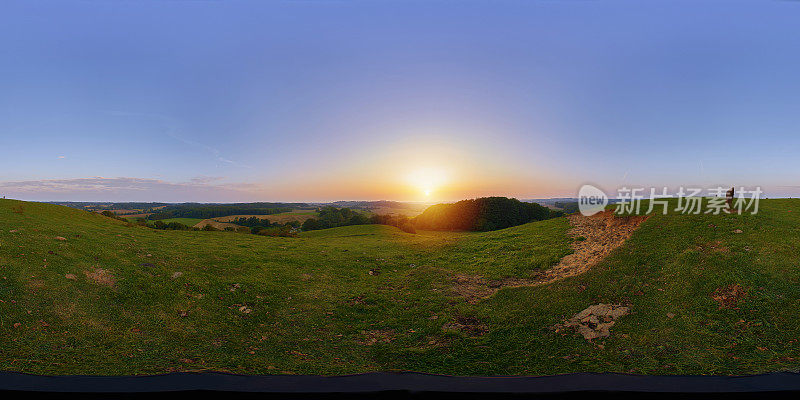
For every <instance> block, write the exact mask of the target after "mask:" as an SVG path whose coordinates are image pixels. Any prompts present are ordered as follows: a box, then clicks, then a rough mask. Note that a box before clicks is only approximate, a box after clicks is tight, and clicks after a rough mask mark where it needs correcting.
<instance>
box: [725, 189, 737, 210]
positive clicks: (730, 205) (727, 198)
mask: <svg viewBox="0 0 800 400" xmlns="http://www.w3.org/2000/svg"><path fill="white" fill-rule="evenodd" d="M734 194H735V193H734V190H733V188H731V189H730V190H728V191H727V192H726V193H725V202H726V203H728V209H729V210H730V209H732V208H733V195H734Z"/></svg>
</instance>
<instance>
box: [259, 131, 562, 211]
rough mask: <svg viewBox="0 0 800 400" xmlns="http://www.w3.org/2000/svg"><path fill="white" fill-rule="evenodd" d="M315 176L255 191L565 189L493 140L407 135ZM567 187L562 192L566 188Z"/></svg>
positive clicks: (314, 197)
mask: <svg viewBox="0 0 800 400" xmlns="http://www.w3.org/2000/svg"><path fill="white" fill-rule="evenodd" d="M340 157H341V158H342V159H344V160H345V161H342V162H341V163H335V162H333V163H331V164H321V165H319V168H318V169H317V170H315V171H314V173H313V174H308V172H307V171H304V172H303V173H302V174H300V173H298V174H297V175H292V176H284V177H282V179H281V182H279V183H278V182H275V183H272V184H269V185H265V186H264V187H263V188H261V189H259V190H258V191H259V192H261V193H263V196H264V197H265V198H266V197H268V198H270V199H273V198H280V199H285V200H287V201H288V200H298V199H301V200H309V201H320V202H323V201H336V200H395V201H412V202H424V203H439V202H450V201H458V200H463V199H469V198H476V197H486V196H507V197H517V198H532V197H550V196H553V195H559V194H560V193H559V192H561V191H563V192H564V193H571V192H572V188H564V187H563V186H564V182H563V181H564V179H563V177H564V176H563V174H561V173H558V172H555V171H549V170H547V169H546V168H543V167H541V166H539V165H537V163H536V162H535V161H534V160H535V157H534V156H533V155H532V154H530V153H525V154H524V156H522V155H520V153H515V152H509V151H508V149H506V148H504V147H502V146H501V147H498V146H497V145H496V144H494V143H492V142H491V141H489V142H485V141H482V140H475V141H474V142H471V143H468V142H466V141H464V140H460V141H459V140H457V139H456V138H453V139H451V140H446V138H443V137H432V136H427V137H417V138H408V137H404V139H403V140H402V141H400V142H395V143H390V144H385V145H384V146H377V147H375V148H374V149H373V151H370V152H363V151H362V152H359V153H357V154H351V155H349V157H348V156H345V155H341V156H340ZM564 189H566V190H564Z"/></svg>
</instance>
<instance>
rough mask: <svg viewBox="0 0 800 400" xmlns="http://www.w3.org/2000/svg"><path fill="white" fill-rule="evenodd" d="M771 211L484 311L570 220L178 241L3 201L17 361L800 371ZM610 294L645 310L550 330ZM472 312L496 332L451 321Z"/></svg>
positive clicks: (784, 207) (125, 370) (509, 292)
mask: <svg viewBox="0 0 800 400" xmlns="http://www.w3.org/2000/svg"><path fill="white" fill-rule="evenodd" d="M761 207H762V210H761V212H760V213H759V214H758V215H756V216H750V215H742V216H738V215H717V216H715V215H697V216H695V215H668V216H662V215H655V216H653V217H651V218H650V219H648V220H647V221H645V222H644V223H642V225H641V226H640V228H639V229H638V231H636V232H635V233H634V235H633V236H632V237H631V238H630V239H629V240H628V241H627V242H626V243H625V244H624V245H623V246H622V247H621V248H619V249H617V250H616V251H615V252H613V253H612V254H611V255H610V256H609V257H608V258H606V259H605V260H603V261H602V262H601V263H600V264H599V265H597V266H595V267H594V268H592V269H591V270H590V271H589V272H587V273H585V274H583V275H580V276H577V277H573V278H568V279H564V280H561V281H557V282H554V283H551V284H549V285H545V286H537V287H521V288H507V289H503V290H501V291H500V292H498V293H497V294H496V295H495V296H493V297H491V298H489V299H486V300H483V301H481V302H479V303H477V304H471V303H468V302H466V301H464V299H463V298H461V297H459V296H458V295H457V294H455V293H454V292H453V291H452V279H453V277H454V276H455V275H457V274H480V275H485V276H487V277H492V278H501V277H507V276H518V277H522V276H527V275H529V274H530V273H531V272H533V271H535V270H538V269H543V268H547V267H548V266H550V265H552V264H554V263H556V262H557V261H558V260H559V259H560V258H561V257H563V256H564V255H566V254H568V253H569V252H570V251H571V250H570V242H571V240H572V239H571V238H570V237H569V236H567V234H566V232H567V230H568V229H569V223H568V222H567V220H566V219H565V218H559V219H553V220H547V221H542V222H536V223H531V224H527V225H522V226H518V227H514V228H509V229H505V230H500V231H495V232H488V233H452V232H438V233H435V232H421V233H419V234H417V235H412V234H406V233H403V232H401V231H399V230H398V229H395V228H392V227H388V226H376V225H365V226H348V227H343V228H335V229H328V230H320V231H312V232H308V233H304V234H302V235H301V237H299V238H281V237H262V236H256V235H247V234H236V233H230V232H195V231H161V230H154V229H149V228H145V227H138V226H126V224H125V223H124V222H122V221H117V220H113V219H110V218H106V217H103V216H100V215H97V214H94V213H88V212H83V211H79V210H74V209H69V208H66V207H60V206H55V205H49V204H41V203H23V202H19V201H14V200H0V369H2V370H8V371H21V372H29V373H41V374H45V373H46V374H154V373H163V372H170V371H207V370H215V371H229V372H236V373H251V374H255V373H269V374H273V373H274V374H290V373H293V374H347V373H358V372H368V371H387V370H413V371H423V372H431V373H446V374H456V375H476V374H480V375H518V374H523V375H539V374H556V373H569V372H583V371H594V372H634V373H645V374H749V373H760V372H766V371H778V370H797V369H798V368H800V343H798V337H800V319H798V318H797V309H798V306H800V267H798V265H799V264H800V200H768V201H762V203H761ZM737 229H738V230H741V231H742V233H734V231H736V230H737ZM56 237H61V238H63V239H66V240H60V239H57V238H56ZM370 270H372V271H373V273H372V274H370ZM732 284H738V285H741V286H742V287H744V288H746V290H747V296H746V297H744V298H743V299H742V300H741V301H740V302H739V303H738V304H737V306H736V307H734V308H720V307H719V305H718V304H717V302H715V301H714V299H713V298H712V297H711V295H712V293H714V291H715V290H716V289H717V288H720V287H724V286H727V285H732ZM600 302H603V303H625V304H629V305H630V307H631V310H632V314H631V315H628V316H625V317H623V318H621V319H620V320H618V322H617V324H616V325H615V326H614V327H613V328H612V336H611V337H609V338H606V339H602V340H599V339H596V340H594V341H593V342H587V341H586V340H584V339H583V338H582V337H580V336H579V335H577V334H574V333H571V332H561V333H556V332H554V331H552V330H551V329H549V327H551V326H552V325H554V324H556V323H559V322H562V321H563V320H564V319H566V318H568V317H570V316H572V315H573V314H575V313H577V312H578V311H580V310H583V309H584V308H586V307H587V306H588V305H591V304H596V303H600ZM454 319H458V320H459V321H476V324H479V325H480V326H482V327H484V328H485V330H486V332H485V333H483V334H479V333H481V332H470V331H453V330H451V329H447V328H443V326H445V327H446V326H447V324H448V323H449V322H451V321H453V320H454Z"/></svg>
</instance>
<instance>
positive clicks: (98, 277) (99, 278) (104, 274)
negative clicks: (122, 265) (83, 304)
mask: <svg viewBox="0 0 800 400" xmlns="http://www.w3.org/2000/svg"><path fill="white" fill-rule="evenodd" d="M83 274H84V275H86V278H87V279H89V280H91V281H92V282H94V283H96V284H98V285H103V286H108V287H114V285H116V284H117V280H116V279H115V278H114V275H112V274H111V271H109V270H107V269H103V268H96V269H95V270H94V271H83Z"/></svg>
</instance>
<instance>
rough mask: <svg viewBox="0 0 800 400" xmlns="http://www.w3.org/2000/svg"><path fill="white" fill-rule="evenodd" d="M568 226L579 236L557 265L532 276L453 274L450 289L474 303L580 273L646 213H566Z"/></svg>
mask: <svg viewBox="0 0 800 400" xmlns="http://www.w3.org/2000/svg"><path fill="white" fill-rule="evenodd" d="M567 218H568V219H569V222H570V224H572V229H570V230H569V232H568V234H569V235H570V236H571V237H573V238H578V239H579V238H583V239H579V240H576V241H574V242H573V243H572V248H573V250H574V252H573V253H572V254H569V255H567V256H565V257H564V258H562V259H561V260H560V261H559V262H558V264H557V265H555V266H553V267H552V268H550V269H547V270H545V271H542V272H540V273H539V274H538V275H537V276H534V277H532V278H507V279H502V280H486V279H484V278H483V277H482V276H475V275H457V276H456V277H455V279H454V280H453V281H454V287H453V288H454V290H455V291H456V293H458V294H459V295H461V296H463V297H466V298H467V301H469V302H471V303H476V302H478V301H480V300H482V299H485V298H487V297H489V296H491V295H493V294H494V293H496V292H497V291H498V290H500V289H502V288H506V287H521V286H536V285H545V284H548V283H551V282H554V281H557V280H559V279H564V278H568V277H571V276H576V275H580V274H582V273H584V272H586V271H588V270H589V269H590V268H591V267H592V266H593V265H595V264H597V263H598V262H599V261H600V260H602V259H603V258H605V257H606V256H608V255H609V254H610V253H611V252H612V251H613V250H614V249H616V248H617V247H619V246H621V245H622V244H623V243H624V242H625V240H627V239H628V238H629V237H630V236H631V235H632V234H633V231H635V230H636V228H638V227H639V224H641V223H642V222H643V221H644V220H645V219H647V216H625V217H619V216H616V215H614V214H613V212H611V211H605V212H602V213H598V214H595V215H593V216H591V217H585V216H583V215H580V214H573V215H569V216H567Z"/></svg>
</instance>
